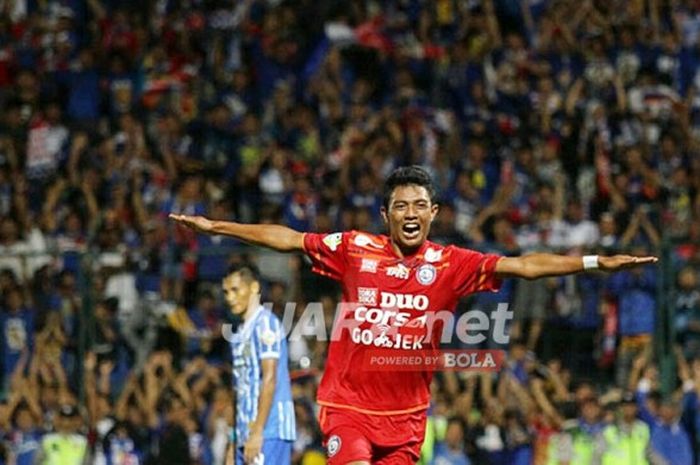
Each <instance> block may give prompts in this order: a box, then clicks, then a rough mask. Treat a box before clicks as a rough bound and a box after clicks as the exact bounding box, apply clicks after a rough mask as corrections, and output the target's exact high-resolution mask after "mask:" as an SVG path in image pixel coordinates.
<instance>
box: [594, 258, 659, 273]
mask: <svg viewBox="0 0 700 465" xmlns="http://www.w3.org/2000/svg"><path fill="white" fill-rule="evenodd" d="M658 261H659V259H658V258H656V257H633V256H632V255H612V256H610V257H603V256H599V257H598V268H599V269H600V270H602V271H620V270H625V269H627V268H633V267H635V266H641V265H648V264H650V263H656V262H658Z"/></svg>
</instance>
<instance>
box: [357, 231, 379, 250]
mask: <svg viewBox="0 0 700 465" xmlns="http://www.w3.org/2000/svg"><path fill="white" fill-rule="evenodd" d="M355 245H356V246H358V247H366V246H368V245H371V246H372V247H374V248H375V249H381V248H383V246H382V245H381V244H377V243H376V242H374V241H373V240H372V238H371V237H369V236H366V235H364V234H358V235H357V236H355Z"/></svg>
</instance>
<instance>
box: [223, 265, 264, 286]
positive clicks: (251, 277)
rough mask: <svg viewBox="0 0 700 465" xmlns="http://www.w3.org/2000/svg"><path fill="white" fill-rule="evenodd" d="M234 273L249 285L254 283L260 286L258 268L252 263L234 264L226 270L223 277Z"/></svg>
mask: <svg viewBox="0 0 700 465" xmlns="http://www.w3.org/2000/svg"><path fill="white" fill-rule="evenodd" d="M234 273H238V274H239V275H240V277H241V279H242V280H243V281H245V282H246V283H248V284H250V283H252V282H256V283H258V284H261V280H260V272H259V271H258V267H257V266H255V265H253V264H252V263H235V264H233V265H231V266H230V267H229V268H228V271H227V272H226V276H225V277H227V278H228V277H229V276H231V275H232V274H234Z"/></svg>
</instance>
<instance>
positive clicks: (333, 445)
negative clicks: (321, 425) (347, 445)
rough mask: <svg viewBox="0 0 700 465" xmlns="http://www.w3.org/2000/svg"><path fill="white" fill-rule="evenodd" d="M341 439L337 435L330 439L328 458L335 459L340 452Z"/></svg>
mask: <svg viewBox="0 0 700 465" xmlns="http://www.w3.org/2000/svg"><path fill="white" fill-rule="evenodd" d="M340 445H341V441H340V437H339V436H338V435H336V434H334V435H333V436H331V437H330V438H329V439H328V457H333V456H334V455H335V454H337V453H338V451H339V450H340Z"/></svg>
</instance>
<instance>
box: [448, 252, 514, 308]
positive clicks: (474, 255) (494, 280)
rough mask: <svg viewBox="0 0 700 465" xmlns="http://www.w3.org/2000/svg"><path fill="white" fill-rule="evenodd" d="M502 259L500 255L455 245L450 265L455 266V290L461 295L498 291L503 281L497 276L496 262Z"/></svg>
mask: <svg viewBox="0 0 700 465" xmlns="http://www.w3.org/2000/svg"><path fill="white" fill-rule="evenodd" d="M500 259H501V256H500V255H494V254H482V253H481V252H476V251H474V250H467V249H461V248H459V247H455V248H454V250H453V252H452V256H451V260H450V266H453V267H454V268H455V274H454V282H453V286H454V290H455V292H456V293H457V294H458V295H459V296H460V297H461V296H465V295H468V294H472V293H474V292H482V291H491V292H497V291H498V290H499V289H500V288H501V282H502V281H501V280H500V279H499V278H498V277H496V263H498V260H500Z"/></svg>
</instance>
